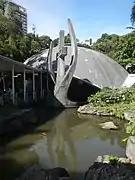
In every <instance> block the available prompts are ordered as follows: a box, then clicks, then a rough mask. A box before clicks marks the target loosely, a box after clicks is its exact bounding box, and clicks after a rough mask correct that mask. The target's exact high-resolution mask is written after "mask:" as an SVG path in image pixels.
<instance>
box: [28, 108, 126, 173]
mask: <svg viewBox="0 0 135 180" xmlns="http://www.w3.org/2000/svg"><path fill="white" fill-rule="evenodd" d="M108 120H109V121H110V119H109V118H101V117H95V116H80V115H77V114H76V111H75V110H65V111H63V112H62V113H61V114H59V115H58V116H57V117H56V118H55V119H54V121H53V123H51V128H50V132H49V133H46V135H45V136H44V137H43V138H42V140H39V141H37V142H36V143H35V144H34V146H33V147H32V149H31V150H34V151H35V152H36V153H37V154H38V156H39V162H40V163H41V164H42V165H43V166H45V164H47V166H48V167H56V166H61V167H65V168H67V169H69V170H70V171H72V172H76V171H78V170H85V169H87V167H89V165H90V164H92V163H93V161H94V160H95V158H96V157H97V156H98V155H104V154H115V155H118V156H120V155H124V153H125V152H124V145H123V143H122V139H123V137H124V135H125V132H124V129H123V125H121V123H120V122H117V121H116V120H115V119H112V118H111V120H114V121H116V122H115V124H117V125H118V126H119V128H120V129H119V130H118V131H108V130H102V129H101V128H100V126H99V124H100V123H101V122H105V121H108ZM48 124H49V122H48ZM46 125H47V124H46ZM46 125H45V126H46ZM42 129H43V127H42ZM88 157H90V158H88Z"/></svg>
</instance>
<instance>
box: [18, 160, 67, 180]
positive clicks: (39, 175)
mask: <svg viewBox="0 0 135 180" xmlns="http://www.w3.org/2000/svg"><path fill="white" fill-rule="evenodd" d="M61 177H69V174H68V172H67V171H66V170H65V169H64V168H60V167H57V168H53V169H49V170H45V169H43V168H42V167H41V166H40V165H37V164H35V165H32V166H29V167H27V168H26V170H25V172H24V173H23V174H22V175H21V176H20V177H19V178H17V179H16V180H48V179H49V180H59V179H60V178H61Z"/></svg>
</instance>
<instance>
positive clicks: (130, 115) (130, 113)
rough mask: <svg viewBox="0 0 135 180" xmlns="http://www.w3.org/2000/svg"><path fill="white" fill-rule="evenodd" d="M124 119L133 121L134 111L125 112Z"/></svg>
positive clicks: (134, 117)
mask: <svg viewBox="0 0 135 180" xmlns="http://www.w3.org/2000/svg"><path fill="white" fill-rule="evenodd" d="M124 118H125V119H126V120H127V121H132V119H135V111H131V110H128V111H125V112H124Z"/></svg>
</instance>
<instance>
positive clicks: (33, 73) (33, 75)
mask: <svg viewBox="0 0 135 180" xmlns="http://www.w3.org/2000/svg"><path fill="white" fill-rule="evenodd" d="M32 77H33V78H32V79H33V83H32V84H33V100H35V72H34V70H33V72H32Z"/></svg>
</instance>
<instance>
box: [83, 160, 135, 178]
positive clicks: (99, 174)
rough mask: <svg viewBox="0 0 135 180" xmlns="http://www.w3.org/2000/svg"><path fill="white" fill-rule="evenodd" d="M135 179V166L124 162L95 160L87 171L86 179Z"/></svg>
mask: <svg viewBox="0 0 135 180" xmlns="http://www.w3.org/2000/svg"><path fill="white" fill-rule="evenodd" d="M100 179H101V180H104V179H105V180H120V179H122V180H127V179H128V180H129V179H131V180H134V179H135V166H133V165H131V164H122V163H116V164H111V163H98V162H95V163H94V164H93V165H92V166H91V167H90V168H89V169H88V170H87V172H86V174H85V180H100Z"/></svg>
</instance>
